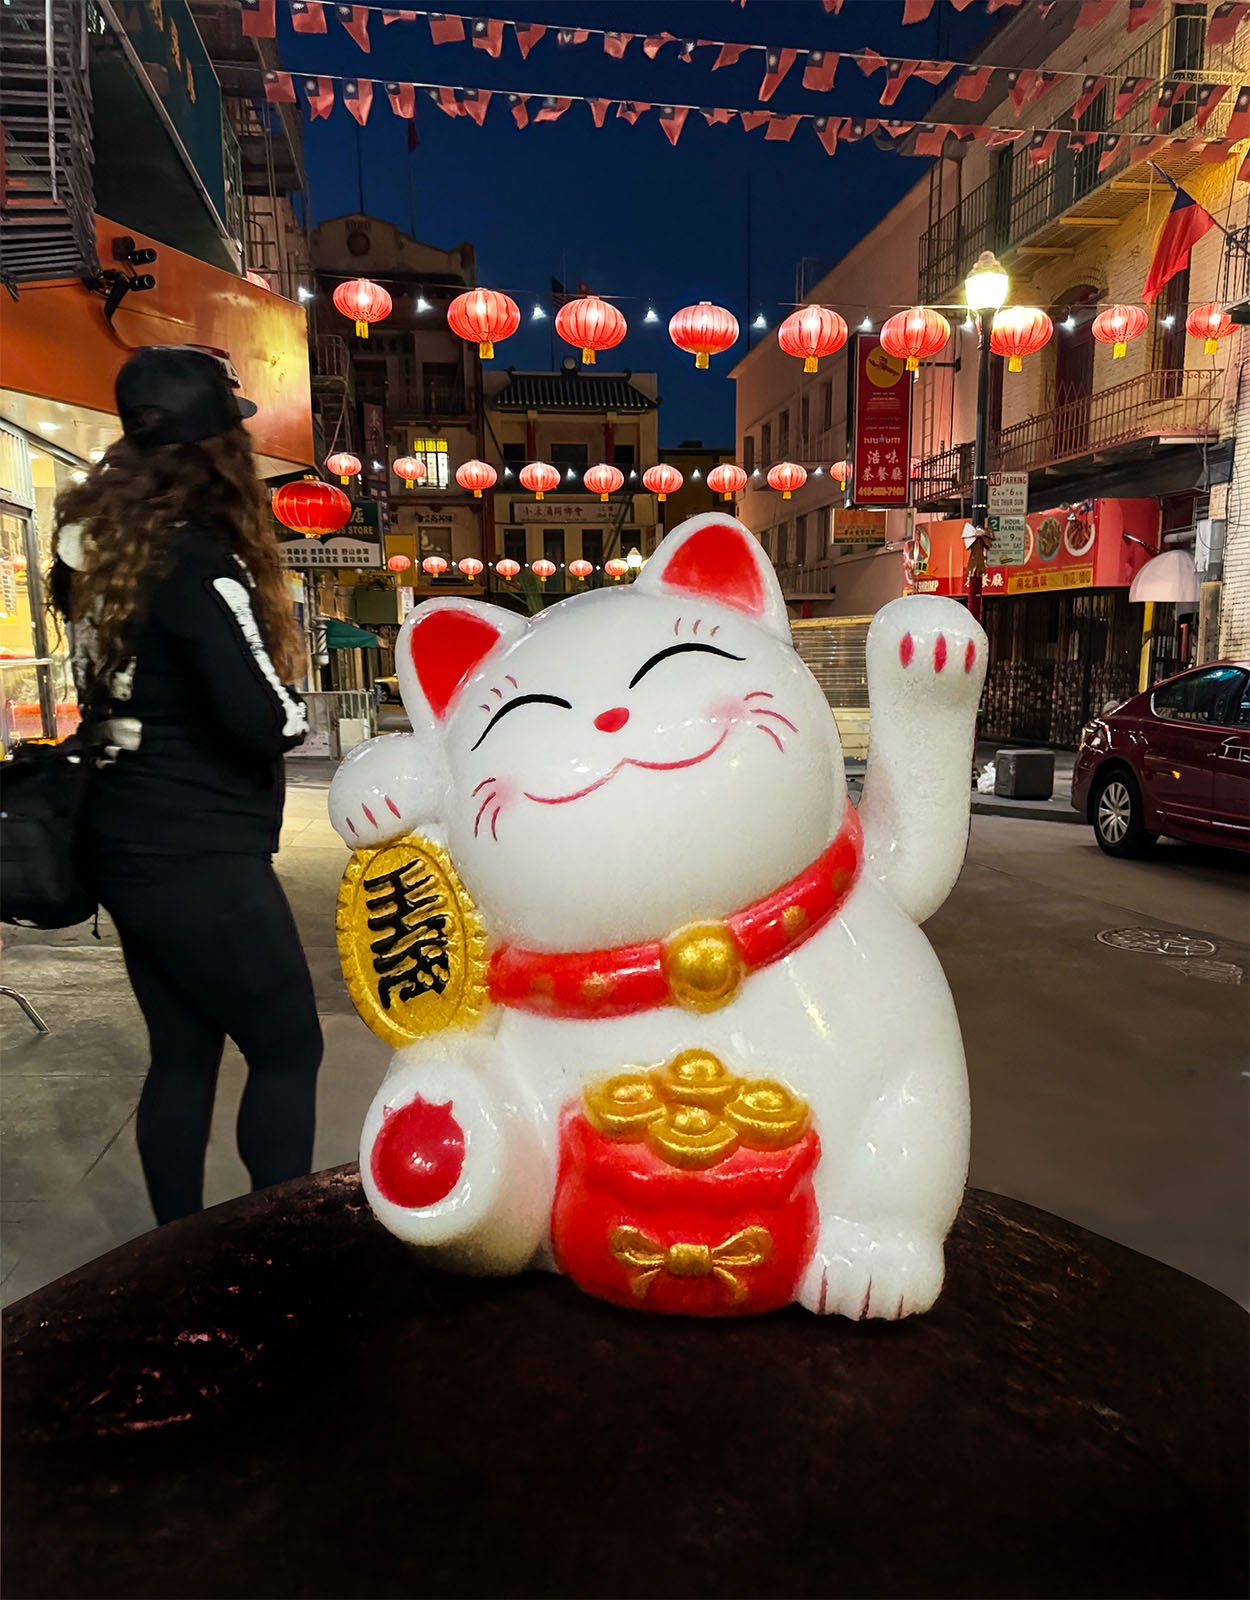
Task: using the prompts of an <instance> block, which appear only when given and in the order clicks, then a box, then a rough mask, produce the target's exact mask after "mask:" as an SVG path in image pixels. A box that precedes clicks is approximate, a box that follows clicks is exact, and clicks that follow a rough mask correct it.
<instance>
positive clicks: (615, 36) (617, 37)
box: [603, 33, 635, 61]
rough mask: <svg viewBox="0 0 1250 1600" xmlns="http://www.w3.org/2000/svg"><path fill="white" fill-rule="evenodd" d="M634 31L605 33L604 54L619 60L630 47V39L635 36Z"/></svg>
mask: <svg viewBox="0 0 1250 1600" xmlns="http://www.w3.org/2000/svg"><path fill="white" fill-rule="evenodd" d="M634 37H635V35H634V34H632V33H605V34H604V36H603V49H604V54H605V55H609V56H612V57H614V58H615V59H616V60H617V61H619V60H620V59H621V57H622V56H623V55H624V54H625V52H626V50H627V49H628V48H629V41H630V40H631V39H632V38H634Z"/></svg>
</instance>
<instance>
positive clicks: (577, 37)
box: [556, 28, 590, 49]
mask: <svg viewBox="0 0 1250 1600" xmlns="http://www.w3.org/2000/svg"><path fill="white" fill-rule="evenodd" d="M589 38H590V29H589V28H557V29H556V43H557V44H559V45H563V46H564V47H565V49H568V47H569V46H570V45H574V44H585V43H586V41H587V39H589Z"/></svg>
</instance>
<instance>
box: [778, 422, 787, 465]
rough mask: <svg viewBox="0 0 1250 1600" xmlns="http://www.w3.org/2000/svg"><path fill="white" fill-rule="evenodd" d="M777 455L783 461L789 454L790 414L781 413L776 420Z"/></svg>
mask: <svg viewBox="0 0 1250 1600" xmlns="http://www.w3.org/2000/svg"><path fill="white" fill-rule="evenodd" d="M777 454H778V455H779V456H780V457H781V459H782V460H783V461H784V460H785V459H786V457H787V456H788V455H789V454H790V413H789V412H788V411H783V412H782V413H781V415H780V416H779V417H778V418H777Z"/></svg>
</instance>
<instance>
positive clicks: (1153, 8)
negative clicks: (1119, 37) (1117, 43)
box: [1127, 0, 1163, 33]
mask: <svg viewBox="0 0 1250 1600" xmlns="http://www.w3.org/2000/svg"><path fill="white" fill-rule="evenodd" d="M1162 4H1163V0H1128V29H1127V31H1128V32H1129V33H1132V32H1133V31H1134V30H1135V29H1137V28H1141V27H1144V26H1145V24H1146V23H1147V22H1150V21H1152V20H1153V19H1154V17H1155V16H1157V15H1158V11H1159V7H1160V6H1161V5H1162Z"/></svg>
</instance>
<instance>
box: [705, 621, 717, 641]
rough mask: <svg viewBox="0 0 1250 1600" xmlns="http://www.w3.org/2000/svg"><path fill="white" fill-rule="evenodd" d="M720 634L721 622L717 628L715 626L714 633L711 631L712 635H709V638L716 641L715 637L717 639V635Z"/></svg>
mask: <svg viewBox="0 0 1250 1600" xmlns="http://www.w3.org/2000/svg"><path fill="white" fill-rule="evenodd" d="M719 632H720V623H719V622H718V623H717V624H716V626H715V627H714V628H713V629H712V631H711V633H710V634H709V635H708V637H709V638H710V639H715V637H716V635H717V634H718V633H719Z"/></svg>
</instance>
